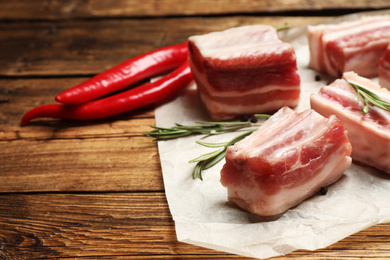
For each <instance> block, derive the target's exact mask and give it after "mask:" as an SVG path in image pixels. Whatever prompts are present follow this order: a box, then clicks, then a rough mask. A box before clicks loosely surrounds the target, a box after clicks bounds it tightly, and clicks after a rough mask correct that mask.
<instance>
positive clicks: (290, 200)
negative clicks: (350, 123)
mask: <svg viewBox="0 0 390 260" xmlns="http://www.w3.org/2000/svg"><path fill="white" fill-rule="evenodd" d="M350 154H351V145H350V143H349V140H348V137H347V133H346V130H345V129H344V127H343V125H342V124H341V122H340V121H339V120H338V119H337V118H336V117H335V116H330V117H329V118H324V117H322V116H321V115H320V114H318V113H316V112H315V111H314V110H311V109H309V110H306V111H304V112H301V113H297V112H295V111H293V110H291V109H289V108H287V107H284V108H282V109H280V110H279V111H278V112H277V113H276V114H274V115H273V116H272V117H271V118H269V119H268V120H267V121H266V122H265V123H264V124H263V125H262V126H260V127H259V129H258V130H256V131H255V132H254V133H253V134H251V135H250V136H248V137H247V138H245V139H244V140H242V141H240V142H237V143H236V144H235V145H234V146H230V147H229V148H228V150H227V153H226V163H225V165H224V166H223V168H222V171H221V183H222V185H223V186H225V187H227V190H228V198H229V200H230V201H231V202H233V203H235V204H236V205H238V206H239V207H241V208H243V209H245V210H247V211H249V212H251V213H253V214H257V215H260V216H272V215H277V214H280V213H283V212H285V211H286V210H288V209H289V208H291V207H294V206H296V205H298V204H299V203H301V202H302V201H303V200H305V199H307V198H308V197H310V196H312V195H313V194H314V193H316V192H318V191H319V190H320V188H321V187H325V186H328V185H330V184H332V183H334V182H335V181H337V180H338V179H339V178H340V177H341V176H342V174H343V172H344V171H345V170H346V169H347V168H348V167H349V166H350V165H351V158H350V157H349V155H350Z"/></svg>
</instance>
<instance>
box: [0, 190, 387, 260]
mask: <svg viewBox="0 0 390 260" xmlns="http://www.w3.org/2000/svg"><path fill="white" fill-rule="evenodd" d="M0 228H1V229H0V230H1V231H0V241H1V246H0V259H36V258H35V257H36V256H37V255H39V258H41V259H51V258H62V257H63V258H73V257H76V258H83V259H84V258H87V259H94V258H99V259H160V258H161V259H178V258H180V259H205V258H207V259H250V258H245V257H240V256H235V255H231V254H224V253H222V252H218V251H213V250H209V249H206V248H201V247H197V246H192V245H188V244H185V243H180V242H177V240H176V235H175V231H174V222H173V221H172V219H171V216H170V213H169V209H168V206H167V203H166V199H165V195H164V193H162V192H146V193H119V194H118V193H106V194H94V193H92V194H31V195H17V194H16V195H6V194H3V195H0ZM389 230H390V225H389V224H382V225H377V226H375V227H371V228H369V229H366V230H364V231H362V232H359V233H357V234H355V235H352V236H350V237H348V238H345V239H343V240H341V241H340V242H338V243H336V244H334V245H332V246H330V247H328V248H325V249H320V250H317V251H314V252H311V251H305V250H299V251H296V252H293V253H291V254H289V255H288V256H281V257H276V258H273V259H278V260H282V259H307V260H309V259H310V260H318V259H323V260H330V259H349V260H350V259H362V258H370V259H386V258H387V256H388V255H389V253H390V252H389V250H390V236H389V235H390V232H389Z"/></svg>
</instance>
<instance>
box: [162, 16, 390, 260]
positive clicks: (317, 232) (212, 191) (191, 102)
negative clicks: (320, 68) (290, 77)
mask: <svg viewBox="0 0 390 260" xmlns="http://www.w3.org/2000/svg"><path fill="white" fill-rule="evenodd" d="M381 13H383V12H381ZM385 13H387V12H385ZM369 14H377V13H369ZM359 15H362V14H354V15H349V16H343V17H340V18H338V19H335V20H332V21H330V22H334V23H336V22H340V21H342V20H351V19H356V18H357V16H359ZM280 34H281V38H282V39H283V40H284V41H287V42H290V43H291V44H293V46H294V48H295V51H296V55H297V59H298V60H297V61H298V70H299V74H300V76H301V81H302V85H301V86H302V93H301V99H300V100H301V101H300V103H299V105H298V107H297V108H296V110H297V111H302V110H304V109H307V108H309V107H310V105H309V95H310V93H312V92H317V91H318V90H319V88H320V87H321V86H323V85H325V84H327V83H329V82H331V81H333V79H331V78H326V76H324V75H321V76H322V80H321V81H315V75H317V74H318V73H317V72H315V71H313V70H311V69H308V68H307V65H308V63H309V49H308V46H307V38H306V27H301V28H292V29H289V30H288V31H282V32H280ZM196 120H204V121H207V120H210V119H209V118H208V116H207V115H206V114H205V112H204V110H203V109H202V107H201V106H200V103H199V101H198V98H197V94H196V86H195V85H194V84H192V85H191V86H189V87H188V88H187V89H186V90H185V91H184V92H183V93H181V95H180V96H179V97H178V98H176V99H175V100H173V101H172V102H169V103H167V104H164V105H162V106H159V107H158V108H157V109H156V125H158V126H165V127H171V126H173V125H174V124H175V123H181V124H188V125H194V124H195V123H194V122H195V121H196ZM235 135H237V133H234V134H232V135H220V136H213V137H207V139H205V140H207V141H208V142H214V141H227V140H230V139H231V137H232V136H235ZM202 138H204V137H201V136H191V137H186V138H181V139H176V140H171V141H159V142H158V148H159V153H160V159H161V165H162V171H163V179H164V185H165V191H166V196H167V200H168V204H169V208H170V211H171V214H172V216H173V219H174V221H175V228H176V234H177V239H178V241H181V242H185V243H189V244H194V245H198V246H202V247H206V248H210V249H215V250H219V251H224V252H229V253H233V254H239V255H242V256H248V257H255V258H261V259H264V258H269V257H273V256H278V255H284V254H288V253H290V252H292V251H294V250H297V249H307V250H316V249H319V248H323V247H326V246H329V245H331V244H333V243H335V242H337V241H339V240H341V239H343V238H345V237H347V236H349V235H351V234H354V233H356V232H358V231H361V230H363V229H365V228H367V227H370V226H372V225H375V224H378V223H383V222H389V221H390V203H389V201H388V199H389V198H390V175H387V174H384V173H381V172H378V171H376V170H374V169H372V168H370V167H364V166H360V165H356V164H353V165H352V166H351V168H350V169H348V170H347V171H346V172H345V174H344V175H343V177H342V178H341V179H340V180H339V181H338V182H337V183H335V184H333V185H331V186H330V187H328V192H327V194H326V195H315V196H313V197H311V198H309V199H308V200H306V201H304V202H303V203H301V204H300V205H299V206H297V207H295V208H293V209H290V210H289V211H287V212H286V213H285V214H283V215H282V216H281V217H280V218H278V219H275V220H266V219H262V218H260V217H257V216H254V215H252V214H250V213H247V212H245V211H243V210H241V209H238V208H236V207H233V206H231V205H229V204H228V203H227V191H226V188H224V187H223V186H222V185H221V184H220V182H219V179H220V170H221V168H222V165H223V163H224V161H222V162H220V163H219V164H217V165H216V166H214V167H213V168H211V169H209V170H207V171H206V172H204V174H203V177H204V181H201V180H199V179H196V180H194V179H192V170H193V167H194V166H195V165H194V164H190V163H188V161H189V160H191V159H193V158H195V157H197V156H199V155H200V154H203V153H206V152H211V151H213V149H211V148H205V147H202V146H200V145H198V144H196V143H195V141H196V140H201V139H202Z"/></svg>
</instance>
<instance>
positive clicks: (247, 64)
mask: <svg viewBox="0 0 390 260" xmlns="http://www.w3.org/2000/svg"><path fill="white" fill-rule="evenodd" d="M188 43H189V49H190V55H189V60H190V66H191V71H192V74H193V76H194V79H195V82H196V84H197V87H198V91H199V95H200V99H201V101H202V103H203V105H204V107H205V108H206V110H207V112H208V113H209V115H210V116H211V118H213V119H216V120H228V119H233V118H236V117H238V116H240V115H244V114H254V113H267V112H274V111H277V110H278V109H280V108H281V107H283V106H289V107H295V106H296V105H297V104H298V101H299V95H300V77H299V75H298V73H297V65H296V56H295V51H294V49H293V47H292V45H290V44H289V43H285V42H282V41H281V40H280V39H279V37H278V34H277V32H276V30H275V29H274V28H273V27H271V26H267V25H251V26H243V27H236V28H231V29H228V30H225V31H222V32H213V33H209V34H205V35H198V36H191V37H189V39H188Z"/></svg>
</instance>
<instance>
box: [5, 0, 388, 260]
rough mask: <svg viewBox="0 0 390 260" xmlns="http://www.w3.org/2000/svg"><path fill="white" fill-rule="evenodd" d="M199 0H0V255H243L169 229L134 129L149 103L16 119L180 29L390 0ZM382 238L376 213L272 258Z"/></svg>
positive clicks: (336, 255) (373, 248)
mask: <svg viewBox="0 0 390 260" xmlns="http://www.w3.org/2000/svg"><path fill="white" fill-rule="evenodd" d="M205 3H206V1H204V0H195V1H181V0H161V1H155V0H145V1H124V0H116V1H89V0H88V1H76V0H69V1H57V0H45V1H28V0H15V1H5V0H0V4H1V5H0V6H1V8H0V50H1V51H0V100H1V102H0V259H2V260H3V259H7V260H8V259H12V260H13V259H64V258H65V259H66V258H71V259H249V258H245V257H240V256H235V255H232V254H226V253H223V252H219V251H214V250H209V249H206V248H202V247H197V246H192V245H189V244H185V243H181V242H178V241H177V239H176V235H175V229H174V222H173V220H172V217H171V215H170V212H169V207H168V204H167V201H166V199H165V194H164V185H163V179H162V177H161V176H162V173H161V168H160V162H159V156H158V150H157V145H156V143H155V142H154V141H153V140H151V139H150V138H147V137H145V136H143V134H142V133H143V132H145V131H149V130H150V128H149V126H150V125H154V123H155V121H154V111H153V106H150V107H146V108H143V109H139V110H136V111H131V112H129V113H126V114H123V115H118V116H117V117H114V118H111V119H107V120H99V121H94V122H72V121H61V120H46V119H44V120H37V121H34V122H33V123H31V124H30V125H29V126H27V127H21V126H20V125H19V122H20V119H21V117H22V116H23V114H24V113H25V112H26V111H28V110H29V109H31V108H33V107H35V106H39V105H43V104H49V103H52V102H54V96H55V95H56V94H58V93H59V92H61V91H63V90H65V89H67V88H69V87H70V86H73V85H76V84H77V83H79V82H82V81H84V80H85V79H87V78H89V77H91V76H93V75H95V74H96V73H100V72H102V71H104V70H106V69H108V68H110V67H112V66H114V65H117V64H119V63H120V62H122V61H124V60H127V59H129V58H131V57H133V56H135V55H138V54H142V53H145V52H147V51H150V50H153V49H155V48H158V47H162V46H167V45H171V44H175V43H180V42H184V41H186V39H187V37H188V36H190V35H194V34H202V33H207V32H211V31H218V30H223V29H226V28H230V27H234V26H240V25H247V24H256V23H262V24H270V25H272V26H275V27H277V26H280V25H284V24H285V23H286V22H288V23H289V24H290V25H291V26H293V27H298V26H305V25H307V24H315V23H320V22H322V21H326V20H328V19H332V16H329V15H332V12H333V11H334V12H336V11H337V9H339V8H343V9H349V10H363V9H364V10H367V9H371V8H373V9H376V8H388V7H390V4H389V3H388V2H386V1H381V0H373V1H369V2H367V1H363V0H357V1H352V0H345V1H333V0H325V1H321V2H318V1H317V2H316V1H311V0H287V1H282V0H264V1H261V0H259V1H256V0H255V1H249V0H238V1H229V4H226V2H225V1H216V0H211V1H207V4H205ZM173 7H174V8H173ZM321 10H330V11H331V12H322V11H321ZM285 11H286V12H288V13H285V14H292V13H291V12H295V11H299V14H312V15H313V14H321V16H318V17H314V16H313V17H311V16H294V15H296V13H295V14H292V15H291V16H281V15H282V13H281V12H285ZM305 12H306V13H305ZM227 14H228V15H227ZM389 240H390V224H380V225H376V226H374V227H370V228H368V229H366V230H364V231H361V232H359V233H357V234H354V235H352V236H349V237H347V238H345V239H343V240H341V241H339V242H338V243H335V244H334V245H332V246H329V247H327V248H324V249H319V250H316V251H314V252H311V251H305V250H299V251H296V252H293V253H291V254H289V255H287V256H281V257H277V258H274V259H310V260H320V259H321V260H322V259H325V260H330V259H350V260H352V259H353V260H357V259H389V256H390V246H389V245H390V243H389V242H390V241H389Z"/></svg>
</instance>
